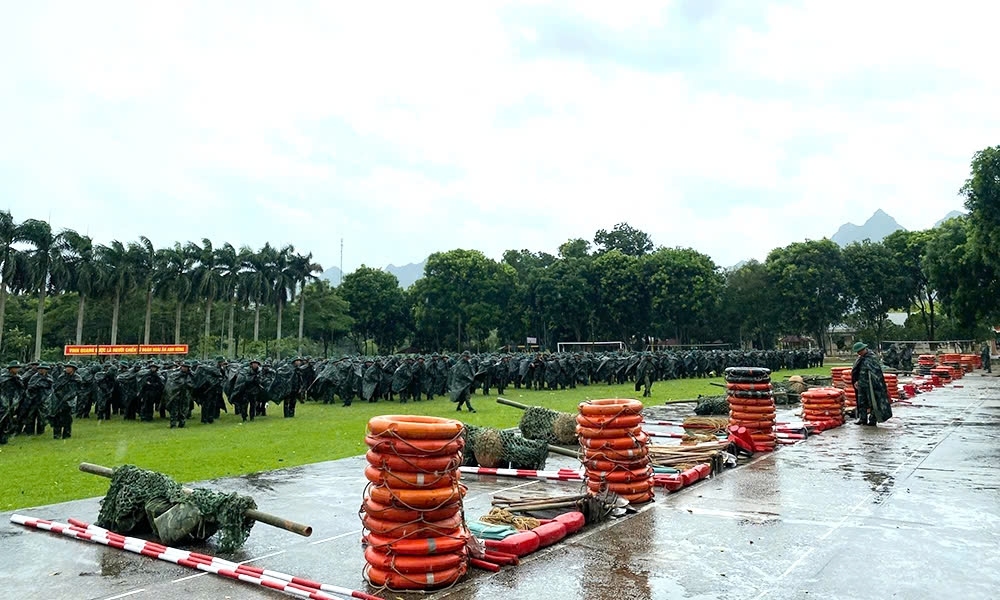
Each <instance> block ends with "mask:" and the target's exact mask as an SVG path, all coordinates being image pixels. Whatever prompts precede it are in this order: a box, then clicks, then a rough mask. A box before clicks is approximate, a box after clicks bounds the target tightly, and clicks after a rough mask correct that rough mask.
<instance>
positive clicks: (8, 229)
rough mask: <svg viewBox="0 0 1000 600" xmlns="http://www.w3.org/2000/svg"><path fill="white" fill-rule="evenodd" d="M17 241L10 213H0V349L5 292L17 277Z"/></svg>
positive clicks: (5, 311)
mask: <svg viewBox="0 0 1000 600" xmlns="http://www.w3.org/2000/svg"><path fill="white" fill-rule="evenodd" d="M16 241H17V223H15V222H14V217H13V216H11V214H10V211H6V210H2V211H0V347H3V330H4V319H5V318H6V316H7V291H8V290H9V289H10V287H11V285H12V284H13V281H14V280H15V279H17V277H18V271H19V269H18V259H19V253H18V251H17V250H15V249H14V243H15V242H16Z"/></svg>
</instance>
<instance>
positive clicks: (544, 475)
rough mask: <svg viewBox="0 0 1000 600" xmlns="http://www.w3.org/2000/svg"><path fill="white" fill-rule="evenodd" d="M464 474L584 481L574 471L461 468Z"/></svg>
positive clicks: (577, 472)
mask: <svg viewBox="0 0 1000 600" xmlns="http://www.w3.org/2000/svg"><path fill="white" fill-rule="evenodd" d="M458 470H459V471H461V472H462V473H469V474H470V475H497V476H499V477H521V478H525V479H556V480H558V481H583V473H580V472H579V471H574V470H573V469H559V470H558V471H536V470H535V469H494V468H491V467H459V468H458Z"/></svg>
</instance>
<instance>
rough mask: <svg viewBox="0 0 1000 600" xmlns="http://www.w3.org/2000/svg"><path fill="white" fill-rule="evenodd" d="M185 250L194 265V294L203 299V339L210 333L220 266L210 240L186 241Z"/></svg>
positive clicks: (220, 275) (220, 277)
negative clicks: (198, 242) (199, 241)
mask: <svg viewBox="0 0 1000 600" xmlns="http://www.w3.org/2000/svg"><path fill="white" fill-rule="evenodd" d="M185 252H186V253H187V254H188V255H189V256H191V257H192V259H193V260H194V265H193V266H192V268H191V285H192V287H193V288H194V294H195V296H197V297H200V298H201V299H202V300H204V301H205V335H204V337H205V339H208V337H209V336H211V335H212V305H213V304H215V300H216V298H218V297H219V295H220V292H221V290H222V285H223V284H222V267H221V265H220V264H219V263H218V260H217V259H218V254H217V253H216V251H215V248H214V247H213V246H212V240H210V239H208V238H203V239H202V240H201V245H200V246H199V245H198V244H196V243H194V242H188V244H187V247H186V248H185ZM202 352H203V354H202V358H206V357H207V355H206V354H205V352H207V349H203V350H202Z"/></svg>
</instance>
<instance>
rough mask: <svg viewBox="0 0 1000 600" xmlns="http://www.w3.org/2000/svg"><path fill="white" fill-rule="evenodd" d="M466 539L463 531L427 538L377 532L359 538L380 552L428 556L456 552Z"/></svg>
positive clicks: (467, 537) (463, 545) (463, 546)
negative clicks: (397, 536)
mask: <svg viewBox="0 0 1000 600" xmlns="http://www.w3.org/2000/svg"><path fill="white" fill-rule="evenodd" d="M468 539H469V536H468V534H467V533H465V532H464V531H463V532H460V533H458V534H456V535H444V536H440V537H429V538H404V539H396V538H394V537H388V536H384V535H379V534H377V533H369V534H367V535H365V536H362V538H361V540H362V541H363V542H364V543H366V544H368V545H369V546H372V547H374V548H375V549H376V550H378V551H380V552H394V553H396V554H405V555H407V556H428V555H431V554H448V553H451V552H458V551H459V550H461V549H462V548H465V544H466V542H467V541H468Z"/></svg>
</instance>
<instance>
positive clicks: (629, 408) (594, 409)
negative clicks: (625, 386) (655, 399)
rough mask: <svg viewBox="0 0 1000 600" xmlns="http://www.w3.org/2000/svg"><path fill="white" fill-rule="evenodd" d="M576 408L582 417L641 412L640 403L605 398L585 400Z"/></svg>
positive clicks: (636, 413)
mask: <svg viewBox="0 0 1000 600" xmlns="http://www.w3.org/2000/svg"><path fill="white" fill-rule="evenodd" d="M577 408H578V409H579V410H580V414H581V415H584V416H588V417H591V416H607V415H638V414H640V413H641V412H642V402H639V401H638V400H634V399H631V398H605V399H602V400H586V401H584V402H581V403H580V404H579V405H578V406H577Z"/></svg>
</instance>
